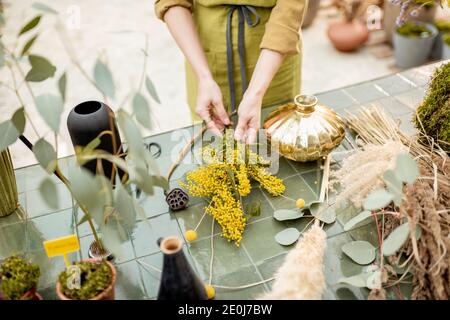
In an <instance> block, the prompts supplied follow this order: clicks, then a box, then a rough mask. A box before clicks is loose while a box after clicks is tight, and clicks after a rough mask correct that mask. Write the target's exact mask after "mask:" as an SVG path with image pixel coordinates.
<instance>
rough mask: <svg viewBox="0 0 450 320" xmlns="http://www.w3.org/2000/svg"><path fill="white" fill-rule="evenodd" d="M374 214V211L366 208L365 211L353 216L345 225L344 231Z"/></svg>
mask: <svg viewBox="0 0 450 320" xmlns="http://www.w3.org/2000/svg"><path fill="white" fill-rule="evenodd" d="M371 215H372V213H371V212H370V211H368V210H364V211H363V212H360V213H358V215H356V216H355V217H353V218H351V219H350V220H349V221H347V223H346V224H345V225H344V231H349V230H351V229H352V228H353V227H354V226H356V225H357V224H358V223H360V222H363V221H364V220H366V219H367V218H369V217H370V216H371Z"/></svg>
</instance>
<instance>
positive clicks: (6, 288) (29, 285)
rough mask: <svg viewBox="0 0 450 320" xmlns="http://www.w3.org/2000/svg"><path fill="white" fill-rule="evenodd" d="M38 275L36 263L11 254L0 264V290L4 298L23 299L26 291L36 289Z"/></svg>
mask: <svg viewBox="0 0 450 320" xmlns="http://www.w3.org/2000/svg"><path fill="white" fill-rule="evenodd" d="M39 276H40V270H39V266H38V265H36V264H32V263H31V262H29V261H26V260H24V259H22V258H21V257H19V256H18V255H13V256H11V257H9V258H7V259H5V260H4V261H3V263H2V264H1V265H0V283H1V285H0V290H1V292H2V294H3V295H4V297H5V298H6V299H9V300H21V299H25V297H24V295H25V294H26V293H28V292H29V291H31V290H33V289H36V287H37V285H38V280H39ZM29 298H30V299H31V298H32V296H30V297H29Z"/></svg>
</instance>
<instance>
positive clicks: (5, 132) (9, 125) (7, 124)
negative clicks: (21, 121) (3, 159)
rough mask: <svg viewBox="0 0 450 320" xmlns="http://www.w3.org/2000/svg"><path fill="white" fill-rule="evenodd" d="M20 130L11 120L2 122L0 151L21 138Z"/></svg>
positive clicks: (0, 125)
mask: <svg viewBox="0 0 450 320" xmlns="http://www.w3.org/2000/svg"><path fill="white" fill-rule="evenodd" d="M19 136H20V132H19V131H18V130H17V128H16V126H15V125H14V123H13V122H12V121H11V120H6V121H4V122H2V123H0V151H3V150H5V149H6V148H8V147H9V146H10V145H11V144H13V143H14V142H16V140H17V139H18V138H19Z"/></svg>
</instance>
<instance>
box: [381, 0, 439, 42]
mask: <svg viewBox="0 0 450 320" xmlns="http://www.w3.org/2000/svg"><path fill="white" fill-rule="evenodd" d="M413 9H414V8H413V7H410V8H409V9H408V10H407V11H406V21H420V22H428V23H431V22H433V20H434V16H435V15H436V6H435V5H434V6H433V7H431V8H425V7H424V8H422V9H421V10H419V12H418V13H419V14H418V15H417V17H413V16H411V15H410V13H411V11H412V10H413ZM399 14H400V6H399V5H395V4H393V3H391V1H390V0H384V14H383V29H384V33H385V34H386V41H387V42H388V43H392V42H393V40H392V39H393V34H394V30H395V29H396V28H397V26H396V24H395V20H396V19H397V17H398V16H399Z"/></svg>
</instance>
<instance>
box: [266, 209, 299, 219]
mask: <svg viewBox="0 0 450 320" xmlns="http://www.w3.org/2000/svg"><path fill="white" fill-rule="evenodd" d="M303 215H304V213H303V211H300V210H289V209H279V210H276V211H275V212H274V213H273V217H274V218H275V219H276V220H278V221H285V220H294V219H298V218H301V217H303Z"/></svg>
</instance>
